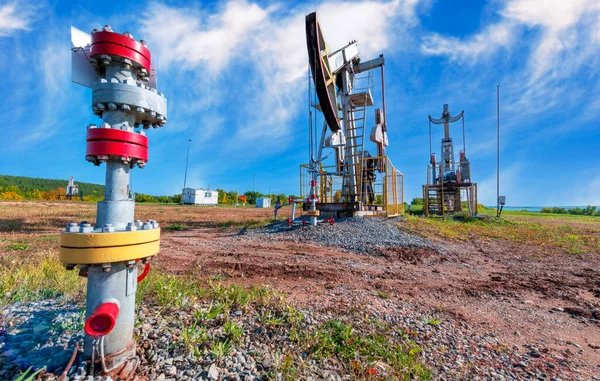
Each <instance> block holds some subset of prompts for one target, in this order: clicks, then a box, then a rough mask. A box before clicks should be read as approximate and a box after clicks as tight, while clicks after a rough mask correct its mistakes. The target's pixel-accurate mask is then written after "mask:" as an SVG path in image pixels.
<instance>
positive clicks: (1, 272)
mask: <svg viewBox="0 0 600 381" xmlns="http://www.w3.org/2000/svg"><path fill="white" fill-rule="evenodd" d="M84 292H85V280H84V279H83V278H81V277H79V276H78V274H77V272H76V271H67V270H65V268H64V267H63V265H62V264H61V263H60V261H59V260H58V255H57V254H55V253H53V252H52V251H47V252H43V253H38V254H37V255H35V256H31V257H27V258H23V257H15V256H10V255H7V256H1V257H0V304H1V305H6V304H10V303H14V302H19V301H25V300H40V299H46V298H56V297H67V298H76V297H78V296H81V295H82V293H84Z"/></svg>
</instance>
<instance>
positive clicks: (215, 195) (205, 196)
mask: <svg viewBox="0 0 600 381" xmlns="http://www.w3.org/2000/svg"><path fill="white" fill-rule="evenodd" d="M182 199H183V203H184V204H192V205H208V206H217V203H218V202H219V192H217V191H214V190H210V189H202V188H200V189H194V188H184V189H183V191H182Z"/></svg>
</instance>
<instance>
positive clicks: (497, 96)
mask: <svg viewBox="0 0 600 381" xmlns="http://www.w3.org/2000/svg"><path fill="white" fill-rule="evenodd" d="M496 105H497V113H498V151H497V154H498V156H497V158H496V217H500V84H499V83H498V85H497V87H496Z"/></svg>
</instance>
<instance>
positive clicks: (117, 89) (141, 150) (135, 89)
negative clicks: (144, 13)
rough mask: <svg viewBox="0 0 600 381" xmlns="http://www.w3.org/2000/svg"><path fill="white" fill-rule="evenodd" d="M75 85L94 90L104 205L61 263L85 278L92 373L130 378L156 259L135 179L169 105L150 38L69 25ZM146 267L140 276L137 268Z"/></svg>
mask: <svg viewBox="0 0 600 381" xmlns="http://www.w3.org/2000/svg"><path fill="white" fill-rule="evenodd" d="M71 40H72V43H73V47H72V55H71V57H72V80H73V82H75V83H77V84H80V85H83V86H85V87H89V88H91V89H92V112H93V113H94V115H97V116H98V117H100V118H101V119H102V123H101V124H100V125H99V126H96V125H94V124H90V125H89V126H88V128H87V137H86V141H87V144H86V157H85V159H86V160H87V161H90V162H92V163H94V164H95V165H97V166H98V165H101V164H102V163H106V184H105V192H104V200H103V201H100V202H98V211H97V218H96V224H95V225H94V226H92V224H90V223H88V222H87V221H82V222H81V223H76V222H71V223H69V224H68V225H67V227H66V230H64V231H63V232H62V233H61V235H60V260H61V262H62V263H63V264H64V265H65V267H66V268H67V269H74V268H76V267H77V268H78V269H79V275H81V276H84V277H87V280H88V282H87V299H86V321H85V340H84V353H83V358H84V361H86V363H87V366H88V374H91V375H94V373H96V374H98V373H99V374H103V375H111V376H112V377H117V378H119V379H128V378H130V377H132V375H133V374H134V371H135V369H136V368H137V365H138V362H139V359H138V357H137V356H136V345H135V340H134V338H133V329H134V322H135V294H136V289H137V283H138V282H140V281H142V280H143V279H144V277H145V276H146V275H147V274H148V272H149V270H150V263H149V259H150V258H151V257H153V256H154V255H156V254H158V252H159V248H160V229H159V228H158V224H157V223H156V221H154V220H148V221H146V222H142V221H139V220H137V221H136V220H134V208H135V202H134V200H133V199H132V196H131V195H132V193H131V192H130V189H129V186H130V185H129V174H130V171H131V170H132V169H133V168H134V167H135V166H137V167H139V168H144V166H145V165H146V162H147V161H148V138H147V137H146V134H145V130H148V129H149V128H150V127H154V128H157V127H162V126H164V125H165V123H166V120H167V100H166V98H165V96H164V95H163V94H162V93H160V92H158V90H157V86H156V71H155V70H154V66H153V63H154V62H153V60H152V57H151V54H150V51H149V50H148V48H147V47H146V42H145V41H144V40H140V41H137V40H136V39H134V37H133V36H132V35H131V33H129V32H125V33H123V34H120V33H115V32H113V31H112V29H111V28H110V27H109V26H105V27H104V28H103V29H102V30H96V29H94V30H93V31H92V33H91V34H87V33H84V32H82V31H80V30H78V29H76V28H73V27H71ZM138 262H141V263H142V264H144V265H145V267H144V271H143V273H142V274H141V275H139V276H138V269H137V264H138Z"/></svg>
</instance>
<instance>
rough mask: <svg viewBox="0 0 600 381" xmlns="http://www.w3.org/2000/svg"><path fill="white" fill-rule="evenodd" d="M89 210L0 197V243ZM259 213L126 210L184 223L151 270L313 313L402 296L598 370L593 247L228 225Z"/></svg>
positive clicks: (268, 213) (586, 373) (599, 326)
mask: <svg viewBox="0 0 600 381" xmlns="http://www.w3.org/2000/svg"><path fill="white" fill-rule="evenodd" d="M95 208H96V207H95V205H93V204H86V203H78V202H72V203H69V202H39V203H36V202H14V203H10V202H2V203H0V243H2V239H4V243H2V245H4V246H3V247H7V245H8V243H9V242H15V241H30V242H37V243H35V244H34V246H35V247H36V248H37V249H39V248H43V249H52V248H55V247H56V246H57V242H56V241H54V240H52V238H53V236H56V237H57V235H58V232H59V230H60V228H61V227H62V226H64V225H65V224H66V223H68V222H69V221H80V220H82V219H88V220H90V221H91V220H92V218H93V216H94V214H95ZM288 214H289V209H285V210H282V211H281V213H280V217H282V218H285V217H287V216H288ZM270 217H272V209H254V208H202V207H183V206H170V205H138V206H137V207H136V218H139V219H149V218H152V219H155V220H158V222H159V223H160V224H161V225H162V226H163V228H164V227H167V226H169V225H170V224H183V225H184V226H186V230H184V231H178V232H167V231H166V230H165V229H163V237H162V242H161V253H160V255H159V256H158V257H157V258H156V259H155V268H158V269H160V270H161V271H168V272H170V273H173V274H184V273H187V272H189V271H194V272H196V273H200V274H202V275H203V276H205V277H207V278H208V277H213V276H220V277H224V278H226V279H228V280H229V281H232V282H236V283H238V284H242V285H254V284H264V283H268V284H270V285H272V287H273V288H275V289H276V290H279V291H282V292H285V293H287V294H288V299H289V300H290V301H292V302H294V303H296V304H298V305H300V306H306V307H311V308H314V309H317V310H322V311H327V310H339V309H341V308H342V307H345V306H358V307H361V308H367V309H370V310H373V311H380V312H385V309H386V308H388V307H387V306H389V305H390V303H388V302H392V303H395V304H398V305H400V304H402V303H405V302H409V303H411V304H412V305H416V306H420V307H419V308H423V309H425V310H431V311H435V313H436V314H438V315H440V316H441V318H442V319H444V318H445V317H446V318H447V319H449V320H450V319H451V320H453V321H459V322H462V323H464V324H466V325H467V326H468V327H469V328H470V329H472V330H473V331H476V332H480V333H489V334H490V335H495V336H496V337H498V338H499V339H501V341H502V342H503V343H504V344H506V346H507V347H509V348H511V347H513V346H519V347H523V346H526V345H535V346H537V347H543V348H545V349H546V350H548V351H550V352H553V353H554V354H558V355H559V356H560V357H562V358H564V359H565V363H567V364H568V365H567V367H568V368H570V369H571V371H572V372H573V375H574V376H579V377H584V378H589V377H591V376H595V375H599V374H600V323H599V322H600V309H599V306H600V266H599V263H600V254H599V253H597V252H594V253H586V254H583V255H579V256H576V255H569V254H566V253H564V252H562V251H560V250H555V249H549V248H548V249H546V248H540V247H539V246H535V245H530V244H526V243H519V242H514V241H509V240H503V239H482V238H478V237H470V239H469V240H468V241H466V242H461V241H453V242H441V241H439V242H437V243H438V244H439V245H440V246H441V247H443V248H444V250H442V251H437V250H435V249H431V248H416V249H413V248H406V247H392V248H387V249H383V250H382V255H380V256H368V255H363V254H354V253H348V252H343V251H341V250H338V249H336V248H332V247H323V246H320V245H315V244H310V243H297V242H287V241H281V240H264V239H262V238H258V237H252V236H244V235H241V234H240V233H241V230H243V228H240V227H239V226H242V225H244V224H249V223H255V222H260V221H263V223H264V221H266V219H268V218H270ZM91 222H92V221H91ZM532 222H536V223H540V224H545V223H548V224H553V223H555V222H552V221H548V222H546V221H543V220H535V221H533V220H532ZM399 226H400V228H402V223H400V224H399ZM573 226H574V227H577V228H578V229H579V228H581V229H584V230H588V229H590V234H596V232H597V227H595V226H591V225H589V224H584V225H581V226H580V225H579V224H578V223H577V221H573ZM325 228H333V229H335V225H334V226H333V227H329V226H328V227H325ZM48 234H50V236H48ZM44 237H46V238H48V237H49V238H50V239H45V238H44ZM36 240H37V241H36ZM1 248H2V247H0V249H1ZM0 251H2V250H0ZM13 253H16V252H13ZM23 254H25V253H23ZM384 299H385V301H386V303H383V301H384ZM555 357H556V356H555ZM561 366H564V365H561Z"/></svg>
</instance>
